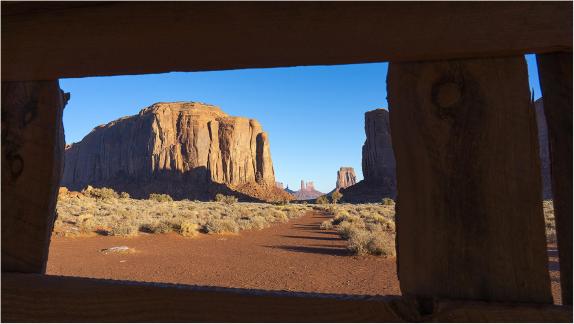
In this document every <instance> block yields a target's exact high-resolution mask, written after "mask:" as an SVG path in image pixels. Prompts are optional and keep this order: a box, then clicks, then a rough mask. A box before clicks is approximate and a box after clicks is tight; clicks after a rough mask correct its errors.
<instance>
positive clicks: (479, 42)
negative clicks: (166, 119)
mask: <svg viewBox="0 0 574 324" xmlns="http://www.w3.org/2000/svg"><path fill="white" fill-rule="evenodd" d="M571 49H572V3H571V2H549V3H544V2H512V3H509V2H460V3H459V2H358V3H352V2H347V3H344V2H332V3H328V2H276V3H273V2H251V3H249V2H245V3H241V2H228V3H222V2H213V3H209V2H162V3H160V2H155V3H153V2H120V3H104V4H102V3H96V4H94V5H87V4H78V3H70V4H69V6H67V5H63V4H61V3H55V4H50V5H47V4H43V3H38V2H37V3H35V4H26V3H23V4H22V3H20V4H19V3H10V2H2V80H4V81H9V80H13V81H14V80H18V81H21V80H52V79H58V78H69V77H86V76H98V75H120V74H143V73H160V72H170V71H205V70H225V69H241V68H268V67H279V66H297V65H325V64H328V65H330V64H350V63H361V62H381V61H395V62H396V61H422V60H435V59H452V58H474V57H495V56H508V55H521V54H524V53H528V52H536V53H544V52H552V51H557V50H571ZM39 53H41V55H39Z"/></svg>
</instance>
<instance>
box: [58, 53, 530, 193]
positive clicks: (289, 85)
mask: <svg viewBox="0 0 574 324" xmlns="http://www.w3.org/2000/svg"><path fill="white" fill-rule="evenodd" d="M527 62H528V69H529V75H530V84H531V88H533V89H534V93H535V98H539V97H540V87H539V85H538V72H537V70H536V64H535V59H534V57H533V56H527ZM387 66H388V65H387V63H372V64H353V65H337V66H312V67H292V68H273V69H247V70H232V71H213V72H193V73H164V74H148V75H136V76H114V77H94V78H79V79H63V80H61V81H60V87H61V88H62V89H63V90H64V91H66V92H70V93H71V99H70V101H69V102H68V105H67V106H66V108H65V110H64V128H65V133H66V142H67V143H73V142H78V141H80V140H81V139H82V138H83V137H84V136H85V135H87V134H88V133H89V132H90V131H91V130H92V129H93V128H94V127H96V126H98V125H101V124H105V123H108V122H110V121H112V120H114V119H117V118H120V117H123V116H127V115H134V114H137V113H138V112H139V111H140V110H141V109H142V108H144V107H147V106H149V105H151V104H153V103H155V102H160V101H199V102H204V103H209V104H214V105H217V106H219V107H221V108H222V109H223V111H225V112H226V113H228V114H230V115H232V116H244V117H249V118H255V119H257V120H259V121H260V122H261V125H262V126H263V129H264V130H265V131H266V132H267V133H268V135H269V141H270V144H271V157H272V159H273V166H274V168H275V178H276V180H277V181H280V182H283V183H284V184H285V185H289V187H290V188H293V189H298V188H299V184H300V181H301V180H306V181H314V182H315V187H316V188H317V189H318V190H320V191H323V192H328V191H330V190H332V189H333V188H334V187H335V181H336V176H337V170H338V169H339V167H341V166H351V167H353V168H355V172H356V173H357V177H358V180H360V179H362V172H361V147H362V145H363V143H364V141H365V132H364V113H365V112H366V111H369V110H372V109H376V108H387V99H386V97H387V91H386V77H387Z"/></svg>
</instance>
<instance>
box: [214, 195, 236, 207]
mask: <svg viewBox="0 0 574 324" xmlns="http://www.w3.org/2000/svg"><path fill="white" fill-rule="evenodd" d="M215 201H217V202H222V203H224V204H228V205H233V204H235V203H236V202H237V201H238V199H237V197H235V196H226V195H224V194H220V193H218V194H217V195H215Z"/></svg>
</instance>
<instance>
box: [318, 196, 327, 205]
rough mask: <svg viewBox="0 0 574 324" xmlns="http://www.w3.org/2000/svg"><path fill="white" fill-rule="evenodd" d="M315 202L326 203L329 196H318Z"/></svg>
mask: <svg viewBox="0 0 574 324" xmlns="http://www.w3.org/2000/svg"><path fill="white" fill-rule="evenodd" d="M315 203H316V204H318V205H326V204H328V203H329V198H327V196H320V197H319V198H317V200H315Z"/></svg>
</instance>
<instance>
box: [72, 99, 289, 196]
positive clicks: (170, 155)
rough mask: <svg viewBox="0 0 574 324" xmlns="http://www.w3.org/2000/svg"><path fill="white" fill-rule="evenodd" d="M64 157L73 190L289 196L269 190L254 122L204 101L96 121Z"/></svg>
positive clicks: (265, 143) (269, 167)
mask: <svg viewBox="0 0 574 324" xmlns="http://www.w3.org/2000/svg"><path fill="white" fill-rule="evenodd" d="M65 157H66V160H65V170H64V176H63V180H62V185H63V186H66V187H68V188H70V189H72V190H79V189H81V188H83V187H85V186H87V185H92V186H98V187H110V188H114V189H116V190H118V191H126V192H129V193H130V194H131V195H132V196H134V197H142V198H145V197H147V195H149V194H150V193H153V192H158V193H167V194H170V195H172V196H173V197H174V198H176V199H177V198H181V199H183V198H189V199H212V198H213V196H214V195H215V194H216V193H219V192H223V193H234V192H235V191H236V192H235V194H237V195H239V196H240V197H241V196H242V195H241V193H242V192H243V191H245V192H248V193H247V196H251V197H254V198H259V199H263V200H269V199H268V198H273V197H275V196H277V197H275V198H279V197H281V198H286V197H283V196H285V194H284V193H283V192H282V191H281V190H274V189H275V188H276V187H275V175H274V171H273V162H272V160H271V153H270V149H269V140H268V137H267V134H266V133H265V132H264V131H263V129H262V127H261V125H260V124H259V122H258V121H257V120H255V119H250V118H244V117H233V116H229V115H228V114H226V113H225V112H223V111H222V110H221V109H220V108H219V107H217V106H213V105H208V104H203V103H197V102H169V103H163V102H162V103H156V104H153V105H151V106H149V107H147V108H144V109H142V110H141V111H140V112H139V114H137V115H134V116H128V117H123V118H120V119H118V120H115V121H112V122H110V123H108V124H106V125H101V126H98V127H96V128H95V129H94V130H92V132H90V133H89V134H88V135H86V137H84V139H82V141H80V142H79V143H74V144H72V145H69V146H67V147H66V154H65ZM259 187H261V188H271V189H270V191H269V190H267V189H265V190H264V189H261V190H259V189H258V188H259ZM260 193H261V194H263V193H264V195H266V196H267V197H262V196H261V195H260ZM241 198H248V197H241ZM271 200H273V199H271Z"/></svg>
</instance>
